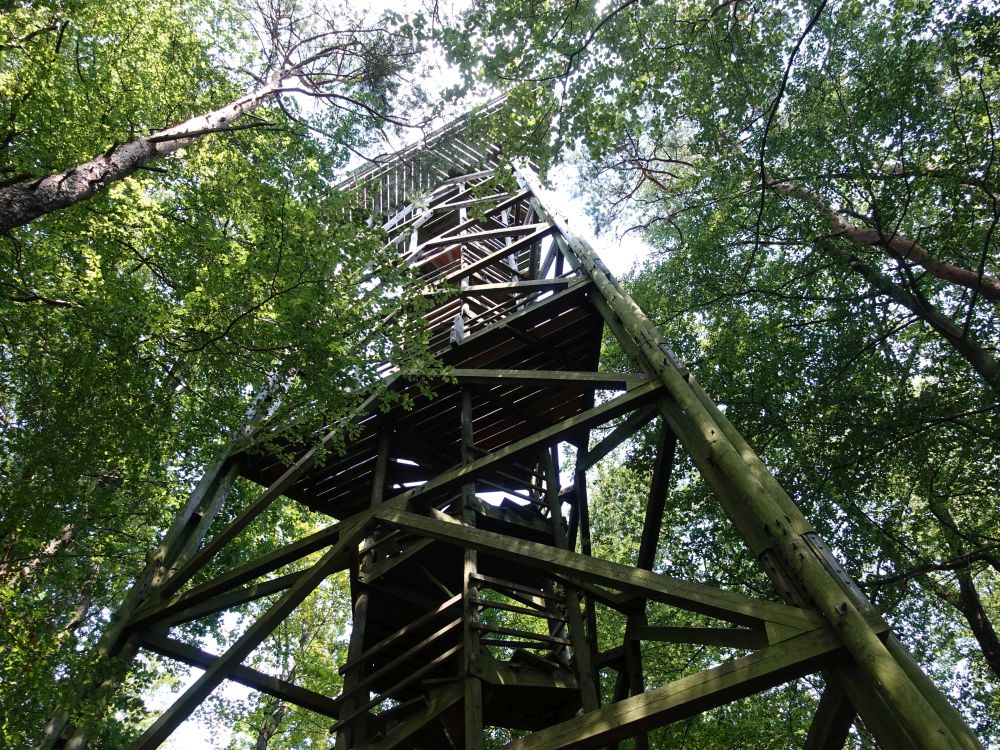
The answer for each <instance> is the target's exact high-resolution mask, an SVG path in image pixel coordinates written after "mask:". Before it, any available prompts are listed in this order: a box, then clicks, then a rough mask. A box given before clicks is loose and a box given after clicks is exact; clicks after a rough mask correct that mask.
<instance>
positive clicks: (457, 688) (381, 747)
mask: <svg viewBox="0 0 1000 750" xmlns="http://www.w3.org/2000/svg"><path fill="white" fill-rule="evenodd" d="M461 699H462V682H461V681H457V682H454V683H451V684H449V685H445V686H444V687H439V688H436V689H434V690H431V691H430V693H429V694H428V696H427V707H426V708H425V709H424V710H423V711H421V712H420V713H418V714H417V715H416V716H413V717H412V718H410V719H407V720H406V721H404V722H403V723H402V724H400V725H399V726H395V727H393V729H392V731H391V732H390V733H389V734H388V735H387V736H385V737H382V738H380V739H378V740H373V741H372V742H369V743H367V744H365V745H362V746H360V747H359V748H358V750H392V749H393V748H394V747H398V746H399V745H401V744H402V743H404V742H405V741H406V740H407V739H409V738H410V737H412V736H413V735H414V734H416V733H417V732H419V731H420V730H421V729H423V728H424V727H425V726H427V724H428V723H429V722H431V721H433V720H435V719H436V718H437V717H438V716H440V715H441V714H442V713H444V712H445V711H446V710H448V709H449V708H451V707H452V706H453V705H455V704H456V703H458V702H459V701H460V700H461Z"/></svg>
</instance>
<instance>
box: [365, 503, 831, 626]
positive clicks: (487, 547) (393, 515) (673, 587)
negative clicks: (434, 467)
mask: <svg viewBox="0 0 1000 750" xmlns="http://www.w3.org/2000/svg"><path fill="white" fill-rule="evenodd" d="M376 516H377V518H378V519H379V520H381V521H384V522H385V523H388V524H390V525H392V526H399V527H401V528H405V529H407V530H408V531H411V532H413V533H415V534H422V535H424V536H427V537H430V538H432V539H438V540H440V541H443V542H448V543H450V544H453V545H456V546H459V547H464V548H468V549H475V550H478V551H479V552H486V553H489V554H490V555H495V556H496V557H500V558H502V559H507V560H511V561H513V562H517V563H519V564H522V565H527V566H529V567H536V568H541V569H543V570H547V571H550V572H551V573H554V574H556V575H567V576H570V577H574V578H581V579H583V580H585V581H590V582H591V583H595V584H598V585H601V586H608V587H610V588H614V589H617V590H619V591H626V592H630V593H636V594H640V595H642V596H644V597H647V598H649V599H653V600H655V601H659V602H663V603H665V604H670V605H672V606H675V607H679V608H681V609H686V610H690V611H693V612H699V613H701V614H705V615H709V616H711V617H717V618H719V619H722V620H725V621H727V622H733V623H736V624H740V625H749V626H755V625H756V626H758V627H762V626H763V623H764V622H767V621H773V622H778V623H782V624H786V625H790V626H792V627H799V628H811V627H815V626H816V625H817V624H818V623H819V622H821V619H820V618H818V617H817V616H816V615H815V614H813V613H812V612H808V611H806V610H802V609H799V608H797V607H790V606H788V605H787V604H778V603H776V602H768V601H760V600H754V599H750V598H748V597H746V596H743V595H742V594H738V593H736V592H733V591H723V590H722V589H717V588H713V587H711V586H706V585H705V584H701V583H694V582H692V581H682V580H679V579H676V578H671V577H669V576H665V575H661V574H659V573H652V572H650V571H647V570H639V569H638V568H632V567H629V566H628V565H620V564H618V563H614V562H610V561H608V560H602V559H600V558H597V557H590V556H587V555H581V554H579V553H576V552H571V551H569V550H565V549H559V548H558V547H553V546H551V545H548V544H539V543H538V542H529V541H526V540H523V539H514V538H511V537H507V536H504V535H502V534H495V533H493V532H490V531H485V530H483V529H477V528H474V527H471V526H466V525H465V524H460V523H446V522H444V521H439V520H436V519H433V518H428V517H427V516H422V515H419V514H416V513H410V512H408V511H400V510H395V509H389V508H387V509H384V510H380V511H379V512H378V513H377V514H376Z"/></svg>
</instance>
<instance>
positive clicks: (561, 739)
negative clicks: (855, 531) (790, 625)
mask: <svg viewBox="0 0 1000 750" xmlns="http://www.w3.org/2000/svg"><path fill="white" fill-rule="evenodd" d="M840 648H841V644H840V641H839V639H838V638H837V637H836V635H834V634H833V632H832V631H831V629H830V628H827V627H820V628H818V629H816V630H814V631H812V632H809V633H804V634H803V635H800V636H798V637H797V638H794V639H792V640H791V641H788V642H787V643H784V644H781V645H778V646H769V647H768V648H766V649H763V650H762V651H759V652H757V653H755V654H751V655H750V656H744V657H741V658H739V659H734V660H733V661H730V662H727V663H725V664H721V665H719V666H717V667H713V668H711V669H707V670H705V671H703V672H698V673H697V674H693V675H691V676H689V677H683V678H681V679H679V680H676V681H674V682H671V683H669V684H667V685H664V686H663V687H661V688H657V689H656V690H650V691H649V692H647V693H643V694H642V695H636V696H633V697H631V698H626V699H625V700H622V701H619V702H617V703H612V704H611V705H608V706H605V707H604V708H601V709H598V710H597V711H592V712H590V713H586V714H583V715H582V716H578V717H576V718H574V719H570V720H569V721H565V722H563V723H562V724H557V725H555V726H553V727H549V728H547V729H542V730H540V731H538V732H535V733H534V734H532V735H530V736H528V737H525V738H523V739H519V740H514V741H513V742H511V743H509V744H507V745H504V748H506V750H560V749H561V748H570V747H571V748H592V747H599V746H601V745H604V744H607V743H608V742H615V741H618V740H623V739H626V738H628V737H631V736H633V735H635V734H636V733H638V732H640V731H649V730H651V729H655V728H656V727H659V726H663V725H664V724H669V723H671V722H674V721H678V720H680V719H684V718H687V717H688V716H692V715H694V714H697V713H702V712H704V711H707V710H709V709H711V708H715V707H716V706H721V705H723V704H725V703H730V702H732V701H734V700H738V699H740V698H743V697H746V696H748V695H752V694H753V693H757V692H760V691H761V690H766V689H767V688H770V687H774V686H775V685H780V684H781V683H783V682H787V681H788V680H790V679H793V678H795V677H799V676H801V675H804V674H808V673H809V672H811V671H813V670H815V669H816V668H817V666H819V665H821V664H822V663H823V662H824V661H825V660H827V659H829V658H830V657H831V656H832V655H833V654H835V653H836V652H837V651H838V650H839V649H840Z"/></svg>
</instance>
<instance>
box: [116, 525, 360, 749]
mask: <svg viewBox="0 0 1000 750" xmlns="http://www.w3.org/2000/svg"><path fill="white" fill-rule="evenodd" d="M364 520H367V519H362V522H359V521H357V520H355V519H350V520H348V521H345V522H344V523H342V524H340V525H339V526H338V528H339V530H340V537H339V539H337V541H336V543H334V544H333V545H332V546H331V547H330V549H329V550H328V551H327V552H326V554H324V555H323V557H321V558H320V560H319V561H318V562H317V563H316V564H315V565H313V566H312V567H311V568H309V570H307V571H306V573H305V575H303V576H302V577H301V578H299V580H298V581H296V583H295V585H293V586H292V587H291V588H290V589H288V591H286V592H285V594H284V595H283V596H282V597H281V598H280V599H279V600H278V601H277V602H275V603H274V604H273V605H272V606H271V608H270V609H268V610H267V612H265V613H264V614H263V615H262V616H261V617H260V618H259V619H258V620H257V621H256V622H255V623H254V624H253V625H251V626H250V627H249V628H248V629H247V631H246V632H245V633H244V634H243V635H242V636H240V637H239V638H238V639H237V640H236V642H235V643H234V644H233V645H232V646H230V647H229V650H227V651H226V653H224V654H222V655H221V656H220V657H219V658H218V659H216V660H215V662H213V663H212V665H211V666H210V667H208V668H207V669H206V670H205V672H204V674H202V675H201V677H199V678H198V679H197V680H195V682H194V683H193V684H192V685H191V686H190V687H189V688H188V689H187V690H185V691H184V693H183V694H182V695H181V696H180V697H179V698H178V699H177V700H176V701H175V702H174V703H173V705H171V706H170V708H168V709H167V710H166V711H164V712H163V714H161V715H160V717H159V718H158V719H157V720H156V721H155V722H153V724H152V726H150V727H149V728H148V729H147V730H146V731H145V732H143V733H142V735H140V737H139V738H138V739H137V740H136V741H135V743H134V744H133V745H132V747H133V749H134V750H153V748H156V747H159V746H160V745H161V744H162V743H163V742H164V740H166V739H167V737H169V736H170V733H171V732H173V730H174V729H176V728H177V726H178V725H180V723H181V722H183V721H184V720H185V719H187V718H188V717H189V716H190V715H191V713H192V712H193V711H194V710H195V709H196V708H197V707H198V706H199V705H200V704H201V702H202V701H203V700H205V698H207V697H208V695H209V693H211V692H212V691H213V690H215V688H216V687H218V685H219V684H220V683H221V682H222V681H223V680H224V679H226V678H227V677H228V676H229V675H230V674H231V673H232V671H233V670H234V669H235V668H236V667H237V666H239V665H240V663H241V662H242V661H243V660H244V659H245V658H246V657H247V656H249V654H250V652H252V651H253V650H254V649H255V648H257V646H259V645H260V644H261V642H262V641H263V640H264V639H265V638H267V636H268V635H270V634H271V632H273V631H274V629H275V628H276V627H278V625H280V624H281V622H282V621H283V620H284V619H285V618H286V617H287V616H288V615H289V614H290V613H291V612H292V610H294V609H295V608H296V607H297V606H298V605H299V604H301V603H302V601H303V600H304V599H305V598H306V597H307V596H309V594H311V593H312V592H313V590H314V589H315V588H316V587H317V586H319V584H320V583H322V582H323V581H324V580H325V579H326V578H327V576H329V575H330V574H331V573H332V572H333V571H334V569H335V568H336V565H337V563H338V561H339V560H340V558H341V556H342V554H343V552H344V550H346V549H347V548H348V547H349V546H351V545H353V544H357V543H358V541H359V540H360V539H361V537H362V535H363V533H364V526H365V524H364V522H363V521H364Z"/></svg>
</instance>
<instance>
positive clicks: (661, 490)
mask: <svg viewBox="0 0 1000 750" xmlns="http://www.w3.org/2000/svg"><path fill="white" fill-rule="evenodd" d="M676 452H677V436H676V435H675V434H674V431H673V430H671V429H670V425H668V424H667V422H666V420H663V422H662V424H661V425H660V439H659V445H658V447H657V451H656V460H655V462H654V464H653V478H652V480H651V481H650V483H649V498H648V500H647V501H646V516H645V519H644V520H643V524H642V536H641V538H640V540H639V556H638V559H637V560H636V567H639V568H642V569H643V570H652V569H653V563H655V562H656V545H657V544H658V543H659V541H660V529H661V528H662V527H663V510H664V508H665V507H666V503H667V493H669V492H670V475H671V474H672V473H673V470H674V454H675V453H676Z"/></svg>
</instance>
